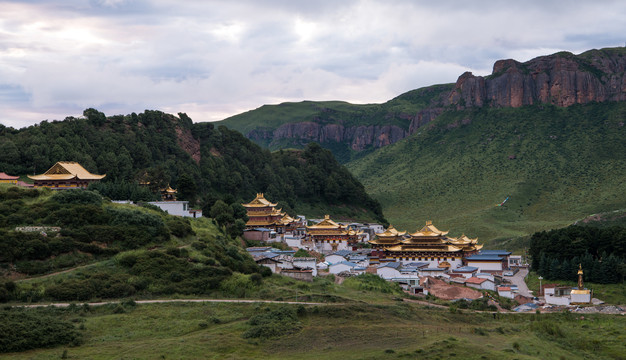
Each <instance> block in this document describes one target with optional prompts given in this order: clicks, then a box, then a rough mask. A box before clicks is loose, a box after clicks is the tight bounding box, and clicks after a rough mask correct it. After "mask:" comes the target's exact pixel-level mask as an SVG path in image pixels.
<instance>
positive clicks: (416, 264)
mask: <svg viewBox="0 0 626 360" xmlns="http://www.w3.org/2000/svg"><path fill="white" fill-rule="evenodd" d="M428 265H430V263H427V262H411V263H408V264H404V267H414V268H423V267H426V266H428Z"/></svg>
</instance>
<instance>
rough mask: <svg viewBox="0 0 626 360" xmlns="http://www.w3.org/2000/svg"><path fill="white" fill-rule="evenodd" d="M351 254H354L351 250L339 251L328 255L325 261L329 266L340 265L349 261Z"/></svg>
mask: <svg viewBox="0 0 626 360" xmlns="http://www.w3.org/2000/svg"><path fill="white" fill-rule="evenodd" d="M350 254H352V251H350V250H339V251H335V252H334V253H332V254H330V255H326V257H325V258H324V260H325V261H326V262H328V263H329V264H338V263H340V262H344V261H347V260H348V256H349V255H350Z"/></svg>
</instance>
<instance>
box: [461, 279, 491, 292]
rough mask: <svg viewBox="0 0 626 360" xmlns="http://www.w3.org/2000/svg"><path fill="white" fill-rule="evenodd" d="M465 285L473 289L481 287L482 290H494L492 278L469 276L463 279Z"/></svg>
mask: <svg viewBox="0 0 626 360" xmlns="http://www.w3.org/2000/svg"><path fill="white" fill-rule="evenodd" d="M465 286H468V287H471V288H474V289H482V290H491V291H495V289H496V284H495V283H494V282H493V280H489V279H485V278H479V277H471V278H469V279H466V280H465Z"/></svg>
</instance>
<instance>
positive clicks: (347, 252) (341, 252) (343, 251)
mask: <svg viewBox="0 0 626 360" xmlns="http://www.w3.org/2000/svg"><path fill="white" fill-rule="evenodd" d="M350 254H352V251H350V250H339V251H335V252H334V253H332V254H330V255H339V256H343V257H346V256H348V255H350Z"/></svg>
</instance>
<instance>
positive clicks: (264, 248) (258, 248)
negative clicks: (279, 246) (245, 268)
mask: <svg viewBox="0 0 626 360" xmlns="http://www.w3.org/2000/svg"><path fill="white" fill-rule="evenodd" d="M271 248H272V247H271V246H252V247H249V248H246V251H248V252H252V251H268V250H269V249H271Z"/></svg>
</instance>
